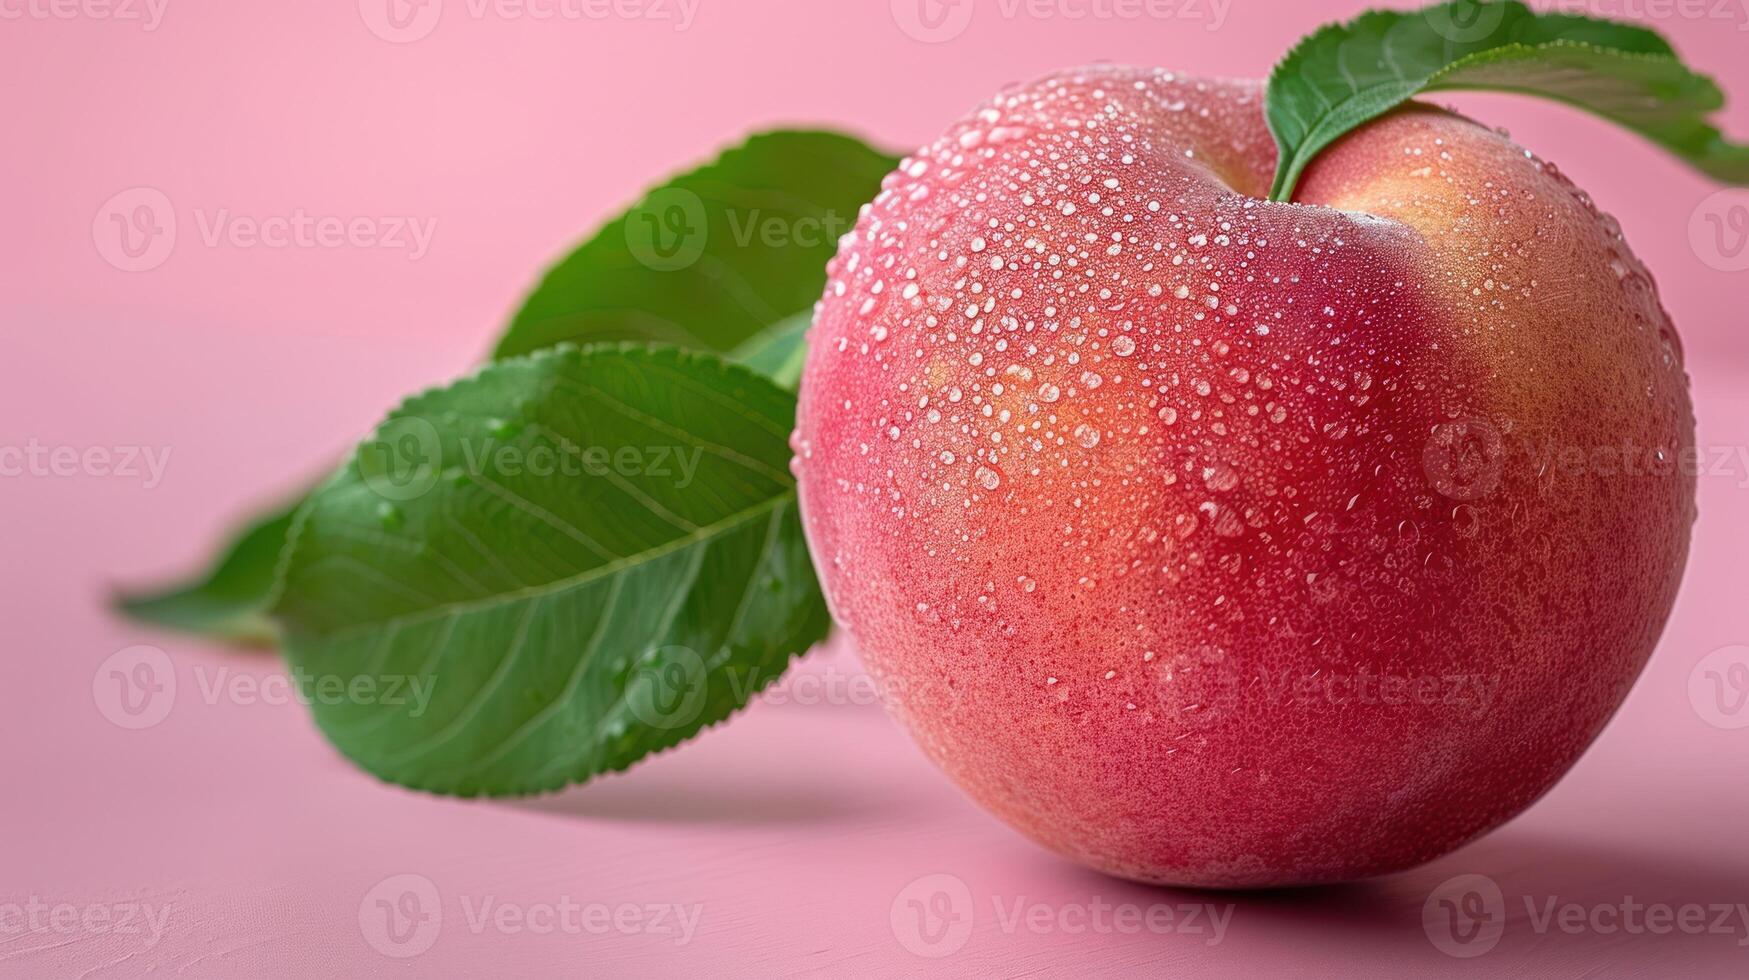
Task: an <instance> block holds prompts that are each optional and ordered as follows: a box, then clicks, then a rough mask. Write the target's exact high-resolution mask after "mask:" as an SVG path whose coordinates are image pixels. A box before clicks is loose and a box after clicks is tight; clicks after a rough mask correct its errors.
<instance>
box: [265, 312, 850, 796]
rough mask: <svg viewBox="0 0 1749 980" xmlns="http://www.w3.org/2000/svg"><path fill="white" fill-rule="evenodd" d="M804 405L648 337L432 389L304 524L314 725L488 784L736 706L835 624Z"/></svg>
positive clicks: (623, 759) (290, 642) (355, 743)
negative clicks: (800, 462) (811, 498)
mask: <svg viewBox="0 0 1749 980" xmlns="http://www.w3.org/2000/svg"><path fill="white" fill-rule="evenodd" d="M794 412H795V397H794V395H792V394H791V393H789V392H787V391H784V390H783V389H781V388H779V387H777V386H776V385H774V384H772V383H771V382H770V381H769V380H767V379H765V378H763V377H761V376H759V375H757V374H755V373H753V372H752V371H749V370H747V369H745V368H742V367H739V366H736V365H733V364H729V363H728V362H725V361H722V360H720V359H719V358H717V357H714V356H710V355H702V354H694V353H689V352H683V351H678V350H673V349H658V350H648V349H638V348H632V347H629V346H620V347H611V346H610V347H601V346H598V347H592V348H588V349H585V350H578V349H576V348H573V347H569V346H565V347H561V348H558V349H556V350H553V351H548V352H543V353H540V354H536V355H533V356H531V357H526V358H518V359H515V360H510V361H505V362H503V363H500V364H496V365H493V366H490V367H487V368H485V369H483V370H481V371H480V372H479V373H478V374H476V375H474V376H473V377H470V378H468V379H466V380H463V381H461V382H458V383H456V384H455V385H453V386H451V387H448V388H443V389H439V390H434V391H431V392H428V393H426V394H423V395H420V396H418V397H415V398H413V399H411V400H410V401H408V402H407V403H405V404H404V405H403V406H401V408H399V409H398V410H396V411H395V412H394V413H392V414H391V415H390V416H389V418H388V419H387V420H386V421H385V422H384V423H383V424H382V425H381V426H379V427H378V429H377V431H376V433H375V436H374V437H373V439H371V440H370V441H368V442H366V443H365V444H364V445H363V446H361V447H360V449H359V450H358V452H357V453H356V454H355V455H354V457H353V459H352V460H351V461H349V462H348V464H347V465H346V466H345V467H344V468H343V469H342V470H341V472H340V473H339V474H337V475H336V476H335V477H334V478H333V479H332V480H331V481H330V482H328V483H327V484H326V485H324V486H323V487H322V488H321V490H319V491H318V492H317V493H316V495H315V496H314V497H313V498H312V500H311V502H310V504H309V506H308V507H307V508H306V509H305V510H304V511H303V512H301V514H300V516H299V518H298V523H297V527H296V528H295V529H294V532H293V535H294V537H293V546H292V551H291V555H290V558H289V560H288V562H287V563H286V567H285V572H284V584H283V592H282V594H281V597H280V599H279V602H278V604H277V606H276V607H275V610H274V614H275V616H276V618H278V619H279V620H280V623H281V625H282V627H283V634H284V637H285V645H286V652H287V655H288V657H289V659H290V661H291V664H292V668H293V671H292V673H293V678H294V679H295V680H297V681H298V683H299V686H300V689H301V690H304V691H305V692H306V697H307V698H308V699H309V700H310V701H311V703H312V707H313V709H314V711H315V716H316V720H317V722H318V724H319V725H320V726H321V728H322V730H323V731H324V732H325V733H326V734H327V736H328V737H329V738H330V739H331V740H332V741H333V742H334V744H335V745H336V746H338V747H339V748H340V750H341V751H342V752H344V753H345V754H346V755H347V756H349V757H351V758H352V759H353V760H355V761H356V762H357V763H358V764H359V765H361V766H363V767H364V768H365V769H367V770H369V771H370V772H372V773H375V774H376V775H378V776H380V777H382V778H384V779H387V780H391V781H393V782H397V783H401V784H404V785H407V786H412V787H417V788H420V789H425V790H431V791H436V792H442V793H453V794H459V795H464V796H473V795H480V794H486V795H511V794H525V793H533V792H539V791H542V790H549V789H554V788H557V787H560V786H564V785H566V784H568V783H573V782H578V781H582V780H586V779H588V778H590V777H591V776H594V775H596V774H598V773H602V772H607V771H612V770H619V769H623V768H625V767H626V766H628V765H630V764H631V763H632V762H634V761H636V760H637V759H639V758H642V757H643V756H645V755H647V754H649V753H651V752H656V751H659V750H661V749H664V748H667V747H669V746H671V745H675V744H677V743H679V742H681V741H684V740H685V739H687V738H689V737H691V736H692V735H693V734H694V733H696V732H697V731H698V730H699V729H701V728H702V727H704V726H706V725H710V724H713V723H715V722H717V721H719V720H721V719H722V718H725V717H727V716H728V715H729V714H730V713H731V712H733V711H734V710H735V709H736V708H738V707H740V706H741V705H743V704H745V703H746V701H747V699H748V698H749V697H751V695H752V694H753V693H755V692H756V691H758V690H759V689H760V688H761V687H763V686H764V685H765V684H767V683H769V682H770V681H772V680H774V679H776V677H777V676H778V675H779V674H780V673H781V672H782V671H783V669H784V667H785V666H786V665H787V664H788V662H789V660H790V658H791V657H792V656H793V655H794V654H797V653H799V652H801V651H804V650H806V649H807V648H808V647H809V646H810V645H812V644H813V643H815V642H817V641H819V640H820V639H822V638H823V637H824V636H825V634H826V630H827V625H828V617H827V613H826V607H825V601H824V598H823V597H822V595H821V593H820V590H819V586H818V584H817V582H816V580H815V577H814V571H813V567H812V565H811V563H810V561H809V558H808V552H807V548H806V545H805V542H804V541H803V539H802V532H801V525H800V521H799V520H798V518H797V514H796V496H795V484H794V481H793V479H792V477H791V475H790V473H789V470H788V461H789V456H790V451H789V448H788V433H789V431H790V428H791V426H792V425H793V424H794ZM676 453H678V454H680V455H679V457H678V458H677V457H676V455H675V454H676ZM590 460H594V461H595V464H596V465H595V466H594V468H590V463H589V461H590ZM562 467H568V468H562ZM421 686H423V688H424V689H425V691H426V693H427V694H428V696H429V700H428V703H425V704H424V705H423V706H421V705H420V704H419V703H417V693H418V691H419V690H420V689H421ZM391 688H394V689H396V690H398V691H399V692H400V693H401V695H402V696H401V697H400V698H399V699H398V702H399V703H396V701H394V700H390V699H389V698H388V697H387V695H386V692H388V691H389V690H390V689H391ZM325 689H326V690H328V691H330V692H346V693H344V694H332V696H329V697H323V696H322V692H323V691H324V690H325Z"/></svg>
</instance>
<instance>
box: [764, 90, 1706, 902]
mask: <svg viewBox="0 0 1749 980" xmlns="http://www.w3.org/2000/svg"><path fill="white" fill-rule="evenodd" d="M1274 163H1275V147H1274V144H1273V142H1272V140H1271V138H1270V136H1269V133H1268V131H1267V129H1266V128H1265V124H1264V120H1263V115H1262V92H1261V87H1260V85H1258V84H1257V83H1253V82H1245V81H1213V80H1200V79H1194V78H1185V77H1181V76H1175V75H1172V74H1169V73H1166V72H1160V71H1152V70H1142V69H1132V68H1121V67H1096V68H1085V69H1080V70H1073V71H1068V72H1064V73H1060V74H1057V75H1053V76H1050V77H1047V78H1045V79H1042V80H1040V81H1038V82H1035V83H1032V84H1029V85H1025V86H1021V87H1017V88H1013V89H1010V90H1007V91H1005V92H1003V93H1001V94H1000V95H998V96H997V97H996V98H995V99H994V100H992V101H991V102H989V103H987V104H986V105H984V106H982V107H980V108H979V109H978V110H977V111H976V112H974V113H973V114H972V115H971V116H969V117H967V118H966V119H964V120H962V121H960V122H959V123H957V124H955V125H954V126H953V127H951V128H950V129H949V130H948V131H947V133H946V134H945V135H944V136H943V137H942V138H941V139H940V140H938V141H936V142H935V143H933V144H931V145H930V146H928V147H926V148H924V149H923V150H921V151H919V152H918V153H917V154H916V155H914V156H912V157H910V158H908V159H907V160H906V161H905V163H904V164H903V165H902V166H901V167H900V169H899V170H898V171H896V172H895V173H894V174H892V175H890V176H889V177H888V179H887V181H886V183H885V185H884V189H883V190H882V192H881V194H880V196H879V197H878V198H877V199H876V200H875V201H874V202H873V203H872V204H870V205H869V206H868V207H867V208H865V209H864V211H863V213H862V215H861V216H860V220H859V221H858V223H857V226H856V228H855V230H854V232H853V233H852V234H850V235H848V236H846V238H845V239H844V241H843V243H842V244H841V248H840V250H839V253H838V255H837V258H836V259H834V261H833V263H832V266H831V277H830V281H829V282H828V285H827V289H826V293H825V295H824V297H823V298H822V300H821V302H820V305H819V307H818V310H817V317H816V321H815V326H814V328H813V331H812V333H811V335H810V339H809V340H810V353H809V356H808V361H807V366H806V369H805V372H804V376H803V381H802V386H801V403H800V408H799V415H798V422H797V431H796V434H795V440H794V444H795V447H796V453H797V459H796V463H795V466H796V470H797V473H798V478H799V481H800V493H801V505H802V512H803V515H804V520H805V527H806V530H807V536H808V541H809V545H810V547H811V549H812V551H813V555H814V559H815V564H816V567H817V568H818V569H819V571H820V574H821V577H822V580H823V582H824V585H825V589H826V593H827V595H828V597H829V599H830V601H831V605H832V608H833V612H834V615H835V616H836V617H837V619H838V621H839V622H840V623H841V624H842V626H843V627H844V628H845V629H846V630H848V631H849V632H850V633H851V634H852V635H853V637H854V639H855V641H856V644H857V646H858V648H859V649H860V651H861V654H862V657H863V659H864V661H865V663H866V665H867V666H868V668H869V670H870V671H871V673H872V674H873V675H874V676H875V677H876V678H877V680H879V681H880V682H881V683H882V684H883V685H885V686H886V688H887V690H888V691H889V692H891V693H892V695H893V697H892V698H891V699H890V704H891V707H892V710H893V711H894V713H895V714H896V715H897V717H898V718H899V719H900V720H901V721H902V722H903V723H904V724H905V725H906V726H907V727H908V728H909V729H910V730H911V732H912V733H913V735H914V736H915V738H916V740H917V742H918V743H919V744H920V745H921V747H922V748H923V749H924V751H925V752H926V753H927V754H928V755H929V756H930V757H931V758H932V759H933V760H934V761H935V762H936V764H937V765H939V766H940V767H941V768H942V769H944V770H945V771H946V772H947V773H948V775H949V776H951V777H952V778H953V779H954V780H955V781H956V782H957V783H958V784H959V785H960V786H961V787H963V788H964V789H965V790H966V791H967V792H968V793H969V794H971V795H972V796H973V797H974V798H975V799H976V800H977V801H978V802H979V803H981V804H982V805H983V806H985V807H986V808H988V809H989V810H991V811H993V812H994V813H996V814H997V815H998V816H1000V817H1001V818H1003V819H1004V820H1006V821H1007V822H1008V823H1010V824H1012V825H1013V826H1015V827H1016V828H1018V829H1020V830H1021V831H1023V832H1024V833H1026V834H1027V835H1029V836H1031V837H1033V838H1034V839H1036V840H1037V841H1039V842H1041V843H1043V844H1045V845H1047V846H1048V847H1051V848H1053V849H1055V850H1057V851H1059V852H1061V853H1063V854H1065V855H1068V856H1070V857H1072V858H1074V859H1076V860H1079V861H1082V862H1084V863H1086V864H1089V865H1091V866H1093V867H1096V868H1099V869H1101V870H1104V871H1107V872H1110V873H1112V874H1116V875H1121V876H1124V877H1128V878H1134V879H1139V880H1143V881H1150V882H1161V883H1171V884H1180V885H1196V886H1214V887H1252V886H1272V885H1289V884H1304V883H1316V882H1331V881H1341V880H1348V879H1354V878H1359V877H1364V876H1368V875H1376V874H1381V873H1384V872H1389V871H1393V870H1397V869H1401V868H1406V867H1409V866H1412V865H1415V864H1418V863H1421V862H1424V861H1427V860H1429V859H1431V858H1434V857H1437V856H1439V855H1441V854H1444V853H1446V852H1448V851H1450V850H1452V849H1453V848H1456V847H1458V846H1459V845H1461V844H1463V843H1464V842H1466V841H1469V840H1471V839H1473V838H1474V837H1476V836H1478V835H1479V834H1482V833H1484V832H1486V831H1487V830H1489V829H1491V828H1493V827H1495V826H1497V825H1499V824H1500V823H1501V822H1503V821H1505V820H1506V819H1508V818H1510V817H1512V816H1513V815H1514V814H1516V813H1518V812H1519V811H1521V810H1522V809H1524V808H1525V807H1526V806H1527V805H1529V804H1530V803H1531V802H1532V801H1533V800H1535V799H1536V798H1537V797H1538V796H1539V795H1541V794H1542V793H1543V792H1544V791H1546V790H1547V789H1548V788H1549V787H1550V786H1551V785H1552V784H1553V783H1554V782H1555V780H1556V779H1558V778H1559V777H1560V776H1561V774H1562V773H1564V772H1565V771H1566V770H1567V769H1568V767H1570V766H1571V765H1572V764H1573V762H1574V761H1575V760H1576V759H1577V758H1578V756H1579V754H1580V753H1581V752H1582V751H1583V750H1584V749H1585V747H1586V746H1587V745H1588V744H1590V742H1591V741H1592V739H1593V738H1594V737H1595V736H1596V735H1597V734H1598V732H1599V730H1600V729H1601V728H1602V726H1603V724H1604V723H1605V721H1607V719H1608V718H1609V716H1610V715H1611V714H1612V713H1613V712H1614V711H1615V709H1616V707H1617V706H1618V705H1619V704H1620V703H1621V701H1622V699H1623V697H1624V696H1625V695H1626V693H1627V691H1628V688H1629V686H1630V685H1631V684H1632V683H1633V680H1634V678H1635V676H1636V675H1637V674H1638V673H1639V670H1640V668H1641V666H1642V665H1643V664H1644V662H1645V660H1646V658H1647V656H1648V655H1649V654H1650V652H1651V650H1652V647H1653V645H1654V643H1655V642H1656V640H1657V637H1658V634H1659V632H1660V630H1661V629H1662V626H1663V623H1664V621H1665V618H1666V616H1667V615H1668V613H1669V611H1670V607H1671V604H1672V602H1673V600H1674V597H1675V593H1676V587H1677V584H1678V581H1679V579H1680V577H1681V571H1682V568H1683V564H1684V561H1685V558H1686V555H1687V549H1688V535H1689V529H1690V526H1691V524H1692V523H1693V520H1694V514H1695V511H1694V479H1693V476H1692V473H1693V469H1692V467H1691V466H1685V465H1683V464H1684V463H1689V462H1692V459H1693V456H1692V452H1693V440H1694V433H1693V429H1694V423H1693V418H1692V414H1691V409H1690V405H1689V399H1688V394H1687V377H1686V375H1685V373H1684V370H1683V366H1682V358H1681V351H1680V349H1679V347H1678V346H1677V342H1676V339H1675V335H1674V332H1673V331H1672V328H1671V325H1670V321H1669V317H1668V315H1667V314H1666V313H1665V312H1664V310H1663V309H1662V307H1661V306H1660V304H1659V301H1658V298H1657V294H1656V291H1655V288H1654V286H1653V284H1652V282H1651V279H1650V277H1649V276H1648V275H1647V273H1646V270H1645V269H1644V267H1643V266H1641V264H1640V263H1639V262H1638V261H1637V260H1636V259H1635V258H1634V257H1633V256H1632V255H1631V254H1630V253H1629V252H1628V250H1627V246H1626V245H1625V244H1624V243H1623V242H1622V240H1621V237H1620V234H1619V230H1618V229H1617V227H1616V225H1615V223H1614V222H1613V221H1612V220H1611V219H1610V218H1608V217H1607V216H1606V215H1603V214H1600V213H1599V212H1597V211H1596V210H1595V209H1594V208H1593V207H1592V206H1591V204H1590V202H1589V200H1588V199H1587V198H1586V197H1585V195H1584V194H1583V193H1582V192H1580V191H1579V190H1577V189H1576V188H1575V187H1573V185H1572V184H1571V183H1570V182H1568V181H1567V180H1566V179H1565V178H1563V177H1562V176H1560V175H1559V174H1558V173H1557V172H1556V171H1555V169H1554V168H1553V167H1552V166H1550V165H1548V164H1545V163H1542V162H1540V161H1538V160H1537V159H1535V158H1534V157H1532V156H1531V155H1530V154H1528V153H1527V152H1525V151H1523V150H1521V149H1519V148H1517V147H1515V146H1514V145H1512V144H1511V143H1510V142H1509V141H1508V140H1507V139H1506V138H1505V137H1503V136H1501V135H1499V134H1496V133H1495V132H1492V131H1490V130H1488V129H1485V128H1483V127H1481V126H1479V125H1477V124H1475V123H1473V122H1471V121H1469V120H1466V119H1464V118H1461V117H1459V116H1456V115H1453V114H1450V113H1446V112H1442V111H1439V110H1435V109H1431V108H1428V107H1424V106H1409V107H1406V108H1404V109H1403V110H1400V111H1398V112H1396V113H1394V114H1392V115H1389V116H1387V117H1385V118H1382V119H1380V120H1378V121H1375V122H1373V123H1371V124H1370V125H1367V126H1365V127H1364V128H1362V129H1360V130H1358V131H1356V132H1354V133H1351V134H1350V135H1348V136H1347V137H1346V138H1344V139H1343V140H1341V141H1340V142H1339V143H1338V144H1336V145H1335V146H1333V147H1331V148H1330V149H1329V150H1328V151H1326V152H1325V153H1324V154H1323V155H1322V156H1321V157H1320V158H1319V159H1318V160H1317V161H1316V162H1315V163H1314V164H1313V166H1312V167H1311V169H1310V170H1309V171H1308V172H1307V174H1306V176H1305V178H1304V180H1303V181H1302V183H1301V185H1300V187H1299V189H1298V192H1297V193H1296V197H1295V199H1296V202H1303V203H1293V204H1288V203H1272V202H1268V201H1266V200H1264V199H1263V195H1264V194H1265V193H1266V191H1267V188H1268V186H1269V178H1270V175H1271V173H1272V171H1273V168H1274ZM913 287H914V288H913ZM1122 338H1128V339H1127V340H1126V339H1122ZM1095 375H1097V377H1095ZM1053 395H1054V400H1052V396H1053ZM1368 677H1370V678H1371V681H1368V680H1366V678H1368ZM1456 678H1463V679H1464V680H1462V681H1459V680H1456ZM1460 683H1461V684H1462V685H1463V686H1462V687H1461V688H1460V687H1459V686H1458V685H1459V684H1460ZM1369 692H1370V693H1369ZM1454 701H1456V702H1457V703H1453V702H1454Z"/></svg>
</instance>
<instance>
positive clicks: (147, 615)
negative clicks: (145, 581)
mask: <svg viewBox="0 0 1749 980" xmlns="http://www.w3.org/2000/svg"><path fill="white" fill-rule="evenodd" d="M299 503H301V501H294V502H293V503H292V504H290V505H289V506H284V507H280V508H278V509H276V510H272V511H269V512H267V513H265V514H263V515H261V516H260V517H258V518H256V519H255V520H254V521H252V522H250V523H249V524H248V525H247V526H245V527H243V528H240V529H238V530H237V531H236V532H234V533H233V534H232V535H231V540H232V543H231V545H230V546H229V547H228V548H227V549H226V550H225V553H224V554H223V555H221V556H220V557H219V559H218V561H217V562H216V563H214V565H213V566H212V569H211V570H210V571H208V572H207V573H206V574H205V576H203V577H200V578H196V579H192V580H189V581H185V582H179V583H177V584H175V585H171V586H166V587H164V588H161V589H155V590H151V591H142V592H123V593H121V594H119V595H117V596H116V598H115V608H116V609H117V610H118V611H120V612H122V613H125V614H126V615H128V616H131V617H133V618H134V619H136V620H139V621H141V622H144V623H151V624H153V625H156V626H167V627H170V628H172V629H177V630H181V631H183V632H188V633H199V634H205V635H207V636H211V637H214V638H216V639H220V640H228V641H231V642H235V643H242V644H249V645H261V646H266V645H269V644H271V643H272V642H273V641H274V640H275V638H276V636H277V634H276V631H275V630H274V626H273V621H272V620H270V619H268V618H267V606H268V601H269V597H270V596H271V594H272V592H273V583H274V572H275V570H276V568H277V567H278V564H279V553H280V548H281V546H282V545H283V544H284V543H285V537H286V532H287V531H288V530H289V529H290V528H291V524H292V516H293V515H294V514H295V513H296V512H297V508H298V504H299Z"/></svg>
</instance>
